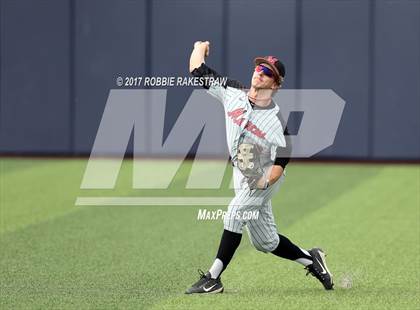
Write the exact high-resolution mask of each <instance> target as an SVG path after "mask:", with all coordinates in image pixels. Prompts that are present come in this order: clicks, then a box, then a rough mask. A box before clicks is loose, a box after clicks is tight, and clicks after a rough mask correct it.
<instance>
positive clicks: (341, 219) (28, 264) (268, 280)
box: [0, 158, 420, 309]
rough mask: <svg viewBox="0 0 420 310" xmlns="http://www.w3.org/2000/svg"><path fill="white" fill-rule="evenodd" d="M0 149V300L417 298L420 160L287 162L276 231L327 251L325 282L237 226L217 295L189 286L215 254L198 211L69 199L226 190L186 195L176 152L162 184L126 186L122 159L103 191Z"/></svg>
mask: <svg viewBox="0 0 420 310" xmlns="http://www.w3.org/2000/svg"><path fill="white" fill-rule="evenodd" d="M0 160H1V162H0V164H1V192H0V212H1V213H0V217H1V225H0V233H1V241H0V243H1V253H0V264H1V270H0V281H1V294H0V295H1V296H0V299H1V304H0V307H1V308H2V309H26V308H30V309H33V308H35V309H46V308H55V309H87V308H97V309H115V308H119V309H123V308H134V309H144V308H151V309H171V308H179V309H201V308H202V309H223V308H230V309H250V308H258V309H303V308H310V309H419V308H420V297H419V295H420V283H419V279H420V265H419V264H420V260H419V257H420V240H419V239H420V230H419V228H420V226H419V225H420V224H419V222H420V167H419V166H415V165H407V166H406V165H377V164H375V165H356V164H345V165H339V164H297V163H291V164H290V165H289V167H288V171H287V178H286V182H285V183H284V184H283V186H282V188H281V189H280V192H279V193H278V194H277V195H276V197H275V199H274V200H273V210H274V213H275V216H276V221H277V226H278V229H279V231H280V232H282V233H284V234H285V235H287V236H288V237H289V238H290V239H291V240H293V241H294V242H296V243H297V244H298V245H300V246H302V247H306V248H310V247H312V246H320V247H322V248H324V250H326V252H327V254H328V257H327V259H328V263H329V267H330V270H331V271H332V272H333V273H334V276H335V282H336V286H335V288H336V289H335V290H334V291H324V290H323V288H322V287H321V285H320V283H318V282H317V281H316V280H315V279H314V278H313V277H311V276H308V277H306V276H305V272H304V270H303V267H302V266H301V265H299V264H296V263H293V262H290V261H285V260H281V259H279V258H278V257H276V256H274V255H270V254H264V253H261V252H257V251H256V250H255V249H254V248H253V247H252V246H251V244H250V242H249V241H248V238H247V235H246V234H245V235H244V238H243V239H242V240H243V241H242V244H241V245H240V247H239V249H238V251H237V253H236V256H235V257H234V259H233V261H232V262H231V265H230V266H229V268H228V269H227V270H226V271H225V273H224V274H223V277H222V278H223V283H224V285H225V293H224V294H218V295H209V296H189V295H184V291H185V289H186V288H187V287H188V286H189V285H190V284H192V283H193V282H195V281H196V280H197V276H198V274H197V268H201V269H203V270H206V269H207V268H208V267H209V266H210V264H211V263H212V261H213V259H214V256H215V254H216V251H217V246H218V242H219V238H220V236H221V232H222V227H223V226H222V221H221V220H219V221H198V220H197V211H198V208H199V206H186V207H183V206H138V207H136V206H107V207H105V206H101V207H99V206H96V207H95V206H75V205H74V203H75V200H76V197H78V196H95V195H102V196H104V195H109V196H134V195H136V196H141V195H147V196H151V195H162V194H163V195H167V196H182V195H187V194H188V195H205V196H210V195H213V194H215V195H232V193H231V191H230V190H229V189H226V190H223V191H218V192H215V191H211V190H207V191H197V190H196V191H189V192H188V193H187V192H186V191H185V190H183V188H184V184H185V178H186V175H187V173H188V165H189V164H188V163H187V164H185V165H184V167H183V169H182V170H181V171H180V173H179V174H178V175H177V177H176V178H175V180H174V182H173V183H172V185H171V187H170V188H169V189H168V190H166V191H164V192H162V191H153V190H149V191H146V190H133V189H132V188H131V187H132V186H131V161H126V162H125V163H124V165H123V167H122V171H121V173H120V177H119V180H118V184H117V187H116V189H115V190H108V191H106V190H80V189H79V187H80V183H81V180H82V176H83V172H84V169H85V166H86V160H83V159H77V160H58V159H57V160H46V159H42V160H41V159H25V160H23V159H4V158H3V159H0ZM156 165H159V163H157V164H156V163H155V166H156ZM152 168H153V166H151V169H152ZM225 179H226V180H225V182H224V183H228V176H227V178H225ZM206 208H207V209H217V208H218V207H211V208H209V207H206Z"/></svg>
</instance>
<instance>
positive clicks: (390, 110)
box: [0, 0, 420, 160]
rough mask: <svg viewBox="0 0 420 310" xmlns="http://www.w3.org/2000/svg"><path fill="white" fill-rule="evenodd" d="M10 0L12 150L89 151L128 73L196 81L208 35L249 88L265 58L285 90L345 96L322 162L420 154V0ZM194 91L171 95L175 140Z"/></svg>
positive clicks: (2, 115) (7, 79) (4, 146)
mask: <svg viewBox="0 0 420 310" xmlns="http://www.w3.org/2000/svg"><path fill="white" fill-rule="evenodd" d="M0 3H1V5H0V57H1V63H0V65H1V67H0V69H1V83H0V98H1V101H0V153H1V154H61V155H85V154H89V152H90V150H91V148H92V145H93V141H94V138H95V135H96V132H97V129H98V126H99V122H100V120H101V116H102V114H103V111H104V106H105V103H106V99H107V97H108V94H109V90H110V89H112V88H116V86H115V78H116V77H117V76H119V75H122V76H130V75H134V76H152V75H155V76H188V59H189V55H190V53H191V49H192V45H193V43H194V41H196V40H209V41H210V42H211V57H210V58H209V60H208V64H209V65H211V66H212V67H214V68H215V69H217V70H218V71H219V72H220V73H222V74H224V75H228V76H230V77H232V78H235V79H238V80H240V81H242V82H243V83H245V84H248V83H249V80H250V75H251V73H252V70H253V66H252V59H253V58H254V57H255V56H259V55H267V54H273V55H278V56H279V58H281V59H282V60H283V62H284V63H285V64H286V69H287V76H286V83H285V85H284V88H286V89H287V88H289V89H295V88H298V89H332V90H334V91H335V92H336V93H337V94H338V95H339V96H341V97H342V98H343V99H344V100H345V101H346V106H345V109H344V114H343V116H342V120H341V123H340V127H339V130H338V132H337V136H336V140H335V143H334V145H333V146H331V147H329V148H327V149H325V150H324V151H322V152H321V153H319V154H318V155H317V157H319V158H322V157H324V158H325V157H326V158H339V159H356V160H357V159H371V160H382V159H388V160H416V159H417V160H418V159H420V0H376V1H375V0H371V1H368V0H297V1H294V0H268V1H247V0H227V1H223V0H205V1H191V0H176V1H174V0H118V1H117V0H89V1H86V0H0ZM191 91H192V88H170V89H169V90H168V95H167V96H168V97H167V103H168V104H167V107H166V119H165V130H164V132H165V134H168V133H169V132H170V130H171V126H172V125H173V124H174V122H175V120H176V119H177V116H178V115H179V113H180V112H181V111H182V108H183V107H184V104H185V102H186V99H187V98H188V97H189V95H190V93H191ZM220 124H221V125H222V126H224V121H223V120H221V121H220ZM129 148H131V146H130V147H129Z"/></svg>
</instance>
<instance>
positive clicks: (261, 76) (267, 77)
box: [251, 64, 276, 89]
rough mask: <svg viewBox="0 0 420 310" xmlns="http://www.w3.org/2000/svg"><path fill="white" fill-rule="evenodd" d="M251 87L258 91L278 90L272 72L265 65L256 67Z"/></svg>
mask: <svg viewBox="0 0 420 310" xmlns="http://www.w3.org/2000/svg"><path fill="white" fill-rule="evenodd" d="M251 85H252V87H254V88H257V89H258V88H276V82H275V80H274V76H273V72H272V70H271V69H270V68H269V67H268V66H266V65H264V64H260V65H258V66H256V67H255V70H254V74H253V75H252V81H251Z"/></svg>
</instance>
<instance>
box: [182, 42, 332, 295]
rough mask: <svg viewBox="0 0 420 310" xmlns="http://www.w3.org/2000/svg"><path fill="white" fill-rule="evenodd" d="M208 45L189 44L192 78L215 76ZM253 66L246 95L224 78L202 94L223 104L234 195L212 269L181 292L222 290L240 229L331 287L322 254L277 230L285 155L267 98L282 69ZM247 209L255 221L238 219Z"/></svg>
mask: <svg viewBox="0 0 420 310" xmlns="http://www.w3.org/2000/svg"><path fill="white" fill-rule="evenodd" d="M209 47H210V43H209V42H208V41H205V42H202V41H197V42H195V44H194V49H193V51H192V53H191V57H190V67H189V70H190V72H191V74H192V75H193V76H195V77H201V78H203V77H204V78H213V79H217V78H221V76H220V75H219V74H218V73H217V72H215V71H214V70H213V69H211V68H210V67H208V66H207V65H206V64H205V61H204V59H205V57H207V56H208V55H209ZM254 63H255V69H254V72H253V75H252V79H251V87H250V89H249V91H248V92H246V90H245V89H244V87H243V86H242V85H241V84H240V83H239V82H237V81H234V80H229V79H227V80H226V82H225V83H212V84H210V85H205V88H207V89H208V93H209V94H211V95H212V96H214V97H215V98H217V99H218V100H219V101H221V102H222V103H223V106H224V110H225V119H226V138H227V144H228V149H229V152H230V157H231V160H232V165H233V178H234V179H233V181H234V187H235V197H234V198H233V199H232V201H231V202H230V204H229V207H228V211H227V213H226V215H225V217H224V219H223V223H224V231H223V234H222V238H221V241H220V245H219V249H218V252H217V255H216V258H215V260H214V263H213V265H212V266H211V267H210V269H209V270H208V272H206V273H204V272H203V271H201V270H199V273H200V279H199V280H198V281H197V282H196V283H194V284H193V285H192V286H191V287H190V288H188V289H187V291H186V294H194V293H222V292H223V289H224V288H223V284H222V282H221V274H222V272H223V271H224V270H225V269H226V267H227V266H228V264H229V262H230V261H231V259H232V257H233V255H234V253H235V251H236V249H237V248H238V246H239V244H240V242H241V238H242V232H243V229H244V228H246V230H247V232H248V235H249V238H250V240H251V243H252V244H253V245H254V246H255V248H256V249H257V250H259V251H262V252H265V253H268V252H269V253H272V254H274V255H277V256H279V257H282V258H286V259H289V260H293V261H295V262H298V263H300V264H302V265H304V266H305V269H306V270H307V275H308V274H309V273H310V274H312V275H313V276H314V277H316V278H317V279H318V280H319V281H320V282H321V283H322V284H323V286H324V288H325V289H327V290H331V289H333V280H332V274H331V272H330V271H329V270H328V268H327V265H326V261H325V253H324V252H323V251H322V250H321V249H319V248H313V249H311V250H305V249H302V248H300V247H298V246H297V245H295V244H293V243H292V242H291V241H290V240H289V239H288V238H287V237H285V236H283V235H281V234H279V233H278V232H277V227H276V224H275V222H274V216H273V212H272V208H271V197H272V196H273V195H274V194H275V193H276V192H277V191H278V190H279V187H280V185H281V183H282V182H283V181H284V178H285V174H284V172H285V171H284V170H285V167H286V165H287V163H288V161H289V159H288V157H286V156H287V155H285V154H287V153H286V152H285V151H287V150H288V147H289V146H290V145H287V143H286V141H287V140H286V138H287V135H286V136H285V135H284V132H285V131H284V130H283V127H282V122H281V120H280V118H279V107H278V106H277V105H276V104H275V103H274V102H273V100H272V96H273V95H274V94H275V93H276V92H277V91H278V90H279V89H280V88H281V85H282V83H283V81H284V77H285V67H284V65H283V64H282V63H281V62H280V61H279V60H278V59H277V58H276V57H273V56H267V57H257V58H255V60H254ZM289 151H290V150H289ZM247 211H257V212H258V217H254V218H251V219H249V216H248V217H245V216H242V215H243V214H245V212H247Z"/></svg>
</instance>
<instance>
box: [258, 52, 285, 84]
mask: <svg viewBox="0 0 420 310" xmlns="http://www.w3.org/2000/svg"><path fill="white" fill-rule="evenodd" d="M254 63H255V65H256V66H258V65H259V64H266V65H267V66H269V67H270V69H271V70H273V72H274V76H275V79H276V82H277V83H278V84H280V80H283V78H284V76H285V75H286V69H285V67H284V65H283V63H282V62H281V61H280V60H278V58H277V57H274V56H265V57H257V58H255V59H254ZM280 77H282V78H280Z"/></svg>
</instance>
